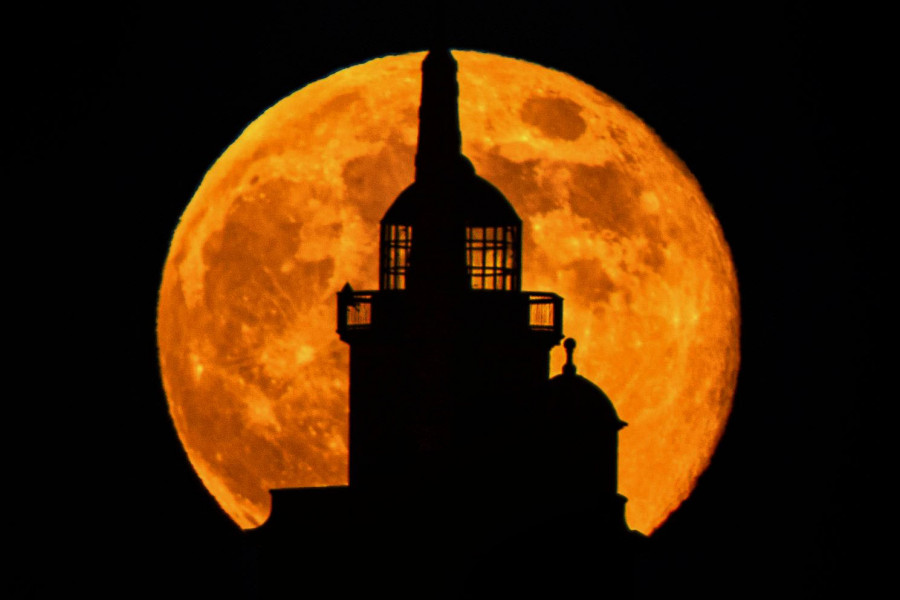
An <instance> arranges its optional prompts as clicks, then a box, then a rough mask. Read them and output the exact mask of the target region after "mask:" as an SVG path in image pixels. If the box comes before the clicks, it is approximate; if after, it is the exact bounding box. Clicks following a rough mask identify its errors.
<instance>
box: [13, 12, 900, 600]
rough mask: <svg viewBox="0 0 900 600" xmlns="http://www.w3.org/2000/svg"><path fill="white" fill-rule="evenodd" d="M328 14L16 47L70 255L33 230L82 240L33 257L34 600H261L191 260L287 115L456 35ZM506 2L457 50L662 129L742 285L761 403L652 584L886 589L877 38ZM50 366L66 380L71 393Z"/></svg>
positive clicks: (808, 590)
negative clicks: (214, 488)
mask: <svg viewBox="0 0 900 600" xmlns="http://www.w3.org/2000/svg"><path fill="white" fill-rule="evenodd" d="M304 4H305V3H302V2H293V3H287V2H260V3H248V4H247V8H245V9H244V10H238V9H234V8H223V6H222V5H221V4H220V3H203V4H197V3H194V4H193V5H192V7H191V8H187V9H186V8H184V7H182V6H178V5H176V4H172V5H171V6H168V7H162V6H161V5H159V4H157V3H154V4H129V5H127V6H125V5H123V6H117V7H116V8H115V9H106V8H103V9H101V8H92V9H88V8H83V7H78V8H67V9H65V10H64V11H63V12H61V13H60V12H54V13H53V14H45V15H29V16H28V17H27V18H23V19H21V20H20V21H19V22H22V23H25V24H26V28H27V30H28V31H29V32H31V33H32V35H31V40H32V42H31V44H30V45H25V46H21V47H19V48H18V49H17V52H16V53H15V54H14V55H10V56H8V58H11V59H12V63H13V66H12V70H13V75H14V76H19V75H22V76H24V77H25V80H26V81H27V85H26V86H24V87H23V88H22V89H25V90H27V93H25V94H23V95H21V96H19V97H18V98H17V100H18V102H19V103H21V108H20V109H19V111H18V112H17V113H16V114H15V118H14V119H13V121H14V122H13V123H12V126H13V130H14V132H15V133H17V134H18V133H19V130H21V135H16V137H15V139H19V140H22V141H21V143H20V144H19V151H20V153H21V155H22V156H24V157H25V159H26V163H30V164H31V165H32V166H35V167H36V169H35V173H36V174H35V175H34V176H31V177H30V183H29V186H30V189H32V190H33V191H37V195H38V196H45V195H46V196H48V197H49V196H50V195H51V194H52V198H51V203H50V204H49V206H48V207H47V208H45V207H44V205H43V203H37V202H31V201H29V203H27V206H26V207H25V210H26V212H29V213H30V212H32V211H33V212H34V213H35V214H29V215H28V219H31V221H30V222H31V223H32V225H30V226H29V227H28V228H27V229H26V231H27V232H29V235H31V236H35V235H50V234H49V233H47V231H46V230H44V229H43V227H41V226H37V225H33V223H41V222H45V221H46V220H47V215H46V214H44V215H41V214H40V213H43V212H44V211H45V210H48V211H54V213H55V216H54V219H53V220H54V222H53V224H52V225H50V231H52V232H53V233H52V237H53V239H55V240H58V241H57V242H56V243H55V244H59V245H58V246H56V245H55V244H54V245H53V248H55V249H54V250H53V256H55V257H56V259H55V263H56V264H57V265H58V267H51V265H50V264H48V263H47V262H46V261H44V255H43V254H40V255H37V256H36V257H35V260H40V261H42V262H44V264H41V265H40V269H41V270H43V271H44V272H45V275H42V276H41V277H40V278H42V279H44V282H43V283H41V284H38V283H36V285H39V286H47V288H46V289H47V291H46V292H45V293H44V294H42V296H43V297H46V298H48V299H49V300H48V302H47V304H46V305H45V304H44V303H43V302H35V304H34V305H32V306H30V307H29V308H30V309H31V310H40V311H41V313H42V314H47V312H46V311H50V310H52V313H51V314H54V315H55V317H54V318H53V319H51V320H50V322H49V323H48V326H47V329H46V331H45V330H44V329H43V328H42V329H41V332H42V333H41V336H39V337H40V339H37V340H36V339H35V335H34V334H33V333H32V334H31V335H29V336H27V337H28V339H29V340H31V342H30V343H29V345H28V348H29V350H28V353H25V354H23V356H24V357H25V362H26V364H32V365H34V364H35V363H42V366H40V367H39V368H37V369H36V371H35V373H34V374H33V375H28V376H29V377H32V378H35V380H36V381H38V382H41V383H40V385H41V389H44V390H46V391H45V392H42V393H41V394H39V397H40V398H47V397H51V398H55V400H53V401H52V403H44V402H39V401H37V400H35V401H34V402H33V403H32V404H31V405H29V406H28V407H26V414H27V415H28V416H27V419H28V420H29V423H33V422H41V421H48V420H49V422H50V425H51V426H52V429H53V430H55V429H56V428H57V427H58V428H59V433H58V434H57V433H56V432H55V431H54V432H53V435H52V438H53V439H54V440H57V441H58V445H57V443H50V444H49V445H46V444H44V443H43V442H41V443H39V444H38V443H35V437H34V436H35V435H38V433H39V428H35V427H32V426H30V425H29V427H28V428H27V435H26V436H25V437H24V439H29V440H31V441H30V442H29V444H30V445H29V446H27V447H28V448H31V449H30V450H28V451H26V452H23V453H21V456H24V457H25V458H24V460H19V461H17V462H18V463H19V465H20V466H19V467H17V469H21V473H18V474H16V475H15V483H13V487H17V488H18V491H17V492H16V495H18V496H19V499H18V501H17V502H21V506H20V507H19V509H18V510H17V513H15V514H14V515H13V517H11V518H13V519H14V521H15V523H14V528H15V529H19V530H20V532H17V536H16V541H15V543H16V547H17V550H18V552H17V556H18V557H19V560H23V562H24V565H23V567H22V568H20V569H15V570H14V571H15V572H16V573H17V574H15V575H13V581H12V583H13V587H14V588H18V589H20V590H21V591H22V592H23V596H24V597H47V596H53V595H55V593H56V592H58V591H59V590H72V589H77V590H85V591H88V592H89V593H90V595H91V596H95V597H129V596H131V595H133V592H134V591H147V592H150V593H158V594H160V595H162V594H165V595H166V596H167V597H180V596H182V595H185V594H187V593H189V592H197V593H198V594H201V593H202V594H203V596H204V597H216V596H218V597H238V598H241V597H246V594H245V591H246V587H245V581H244V579H245V578H244V577H243V576H242V566H243V561H244V557H243V555H242V550H241V546H240V544H239V543H238V530H237V528H236V526H234V525H233V524H232V523H231V521H230V520H229V519H228V518H227V517H226V516H225V515H224V513H222V512H221V511H220V510H219V508H218V505H217V504H216V502H215V501H214V500H213V499H212V497H211V496H210V495H209V494H208V493H207V492H206V491H205V488H204V487H203V486H202V485H201V484H200V482H199V480H198V479H197V478H196V476H195V475H194V473H193V471H192V469H191V467H190V465H189V464H188V463H187V460H186V457H185V455H184V452H183V450H182V448H181V446H180V443H179V442H178V439H177V436H176V434H175V431H174V428H173V426H172V424H171V421H170V419H169V416H168V408H167V405H166V400H165V396H164V393H163V390H162V384H161V380H160V376H159V366H158V361H157V358H156V341H155V309H156V299H157V290H158V286H159V283H160V281H161V274H162V267H163V263H164V260H165V258H166V253H167V250H168V243H169V240H170V238H171V234H172V232H173V230H174V228H175V226H176V224H177V222H178V218H179V216H180V214H181V212H182V211H183V209H184V207H185V206H186V205H187V203H188V201H189V200H190V198H191V196H192V195H193V192H194V190H195V189H196V187H197V185H198V184H199V183H200V180H201V178H202V176H203V174H204V173H205V171H206V169H207V168H208V167H209V165H210V164H211V163H212V162H213V161H214V160H215V159H216V158H217V157H218V155H219V154H220V153H221V152H222V150H223V149H224V148H225V147H226V146H227V145H228V144H229V143H230V142H231V141H232V140H233V139H234V138H235V137H236V136H237V135H238V134H239V133H240V132H241V130H242V129H243V127H244V126H245V125H246V124H247V123H248V122H250V121H252V120H253V119H254V118H255V117H256V116H258V115H259V114H260V113H261V112H262V111H263V110H265V109H266V108H268V107H269V106H271V105H272V104H274V103H275V102H277V101H278V100H280V99H281V98H283V97H284V96H286V95H288V94H289V93H291V92H293V91H294V90H296V89H298V88H300V87H302V86H303V85H305V84H306V83H309V82H311V81H314V80H316V79H320V78H322V77H324V76H326V75H328V74H330V73H332V72H334V71H336V70H339V69H341V68H343V67H346V66H349V65H352V64H357V63H360V62H363V61H365V60H367V59H370V58H374V57H377V56H382V55H385V54H390V53H402V52H407V51H414V50H421V49H425V48H426V47H427V44H428V40H429V28H430V18H429V15H428V11H427V10H426V9H424V8H423V7H422V5H421V3H416V2H390V3H360V4H359V5H357V4H355V3H327V4H326V3H321V5H320V6H315V7H310V6H304ZM479 4H480V3H477V2H469V1H467V0H466V1H461V2H456V3H453V5H454V8H452V9H448V10H447V30H448V35H449V39H450V42H451V46H453V47H456V48H464V49H475V50H481V51H488V52H495V53H499V54H504V55H509V56H514V57H517V58H522V59H526V60H529V61H532V62H536V63H539V64H542V65H546V66H549V67H553V68H555V69H558V70H561V71H565V72H568V73H571V74H572V75H574V76H576V77H578V78H579V79H581V80H583V81H586V82H588V83H590V84H592V85H594V86H595V87H597V88H599V89H601V90H603V91H605V92H606V93H608V94H610V95H611V96H613V97H614V98H616V99H617V100H619V101H620V102H622V103H623V104H624V105H625V106H626V107H628V108H629V109H630V110H632V111H633V112H634V113H636V114H637V115H639V116H640V117H641V118H643V119H644V120H645V122H647V123H648V124H649V125H650V126H651V127H653V128H654V129H655V130H656V131H657V133H658V134H659V135H660V136H661V137H662V139H663V140H664V141H665V142H666V143H667V145H668V146H669V147H670V148H672V149H673V150H675V152H676V153H677V154H678V155H679V156H680V157H681V158H682V159H683V160H684V162H685V163H686V164H687V165H688V166H689V168H690V169H691V170H692V171H693V173H694V174H695V175H696V177H697V179H698V180H699V181H700V183H701V185H702V186H703V189H704V191H705V193H706V196H707V198H708V199H709V201H710V202H711V204H712V205H713V208H714V210H715V212H716V214H717V215H718V217H719V220H720V222H721V224H722V227H723V229H724V232H725V236H726V239H727V241H728V243H729V244H730V246H731V249H732V252H733V255H734V260H735V263H736V265H737V271H738V277H739V282H740V288H741V302H742V312H743V327H742V329H743V332H742V355H743V360H742V368H741V373H740V377H739V384H738V391H737V396H736V399H735V408H734V412H733V414H732V418H731V421H730V422H729V425H728V428H727V430H726V433H725V436H724V438H723V440H722V442H721V445H720V447H719V450H718V452H717V454H716V455H715V457H714V460H713V463H712V466H711V467H710V469H709V470H708V471H707V473H705V474H704V475H703V477H702V478H701V480H700V482H699V485H698V486H697V489H696V491H695V493H694V495H693V496H692V497H691V498H690V499H689V500H688V501H687V502H686V503H685V504H684V505H683V506H682V507H681V509H679V510H678V511H677V512H676V513H675V514H674V515H673V516H672V517H671V518H670V519H669V521H668V523H667V524H666V525H665V526H664V527H663V528H662V529H661V530H659V531H658V533H657V534H656V535H654V540H653V541H654V544H656V545H657V547H658V549H659V552H658V556H659V558H658V560H657V561H656V562H655V563H654V564H653V566H652V568H651V569H650V571H649V572H648V573H647V574H646V576H647V581H648V583H647V589H648V590H650V592H652V593H653V594H654V595H655V594H660V593H666V594H668V593H671V592H674V593H676V594H677V595H679V596H681V595H684V596H687V597H700V598H708V597H710V598H711V597H735V596H737V597H742V596H744V595H748V596H749V595H757V594H764V595H765V596H767V597H823V596H830V595H832V594H838V593H841V592H845V593H852V594H853V595H854V596H858V597H867V596H869V595H870V594H868V593H866V592H865V591H864V590H865V589H866V588H868V587H869V586H871V585H873V579H874V577H875V575H876V573H877V571H878V570H879V568H880V567H879V562H878V561H877V560H875V559H870V558H869V553H870V548H871V546H870V544H871V543H872V538H874V535H873V532H876V531H878V530H879V529H880V528H881V527H882V517H881V516H880V514H881V513H880V512H879V511H877V510H876V504H875V503H874V501H873V500H872V496H874V495H875V489H876V487H877V486H876V485H875V483H874V480H873V479H871V478H869V475H868V474H867V473H866V472H865V471H864V469H863V467H864V466H866V465H867V464H868V463H870V462H871V460H870V459H869V458H868V456H869V455H870V453H872V452H874V448H872V447H871V445H870V444H869V442H867V441H866V440H867V439H869V435H868V433H867V431H868V429H869V421H871V420H873V419H875V418H876V417H875V415H874V413H873V412H872V410H871V409H872V408H873V405H874V406H877V404H878V403H879V402H883V400H884V396H883V394H882V393H881V392H880V389H879V385H878V384H877V383H876V376H877V375H878V373H880V372H882V371H881V366H882V364H883V362H884V357H883V356H881V355H880V354H879V353H878V349H877V346H876V335H875V333H874V331H873V330H874V328H875V327H876V326H878V324H879V323H880V315H879V311H880V310H882V309H883V303H884V293H883V291H882V290H881V289H880V287H877V286H876V284H875V283H874V275H875V274H876V273H879V272H882V273H883V272H884V271H882V270H881V269H882V266H881V265H882V261H883V257H884V255H885V251H886V242H885V241H884V239H885V236H884V231H885V230H884V228H885V225H884V222H883V221H884V219H883V218H881V217H879V216H878V215H879V214H880V203H882V202H884V197H882V196H880V195H879V194H876V193H874V190H873V189H872V186H870V185H869V184H868V182H869V181H870V180H871V170H872V169H873V168H874V162H875V161H874V159H873V158H872V157H871V156H870V155H872V154H874V153H875V152H876V150H874V149H873V148H872V146H870V143H871V139H874V136H875V135H876V134H875V133H873V132H877V131H878V130H879V126H878V123H879V122H881V121H883V120H885V118H884V117H882V116H881V114H882V113H881V112H880V108H879V107H878V106H877V105H876V103H875V102H874V98H875V96H876V95H875V92H874V86H873V85H872V84H871V81H872V80H873V79H874V77H875V75H876V72H877V71H878V67H877V60H876V58H877V56H879V52H878V51H877V49H876V47H875V46H876V45H877V41H876V40H877V37H876V35H875V33H874V31H871V29H872V25H873V24H875V23H877V22H878V20H879V17H878V16H877V15H873V14H863V15H859V14H851V13H850V12H843V13H838V12H825V13H823V12H820V11H819V4H818V3H815V4H813V3H803V4H801V5H792V6H788V7H785V6H780V5H774V4H773V5H772V6H768V7H764V6H760V5H758V4H742V5H740V6H737V5H734V4H733V3H718V4H717V8H711V7H706V6H703V7H701V6H695V5H694V3H687V4H688V5H687V6H685V4H686V3H670V4H668V5H667V6H666V7H658V6H653V5H648V4H646V3H642V2H607V3H599V2H598V3H593V4H592V5H591V8H582V7H581V6H580V5H579V4H576V3H573V2H568V1H565V0H563V1H559V2H552V3H539V2H532V1H526V2H518V3H511V6H513V7H514V8H503V9H501V8H499V7H490V8H484V7H480V6H479ZM791 4H796V3H791ZM38 173H40V175H38ZM14 176H15V175H14ZM51 190H52V191H51ZM57 228H58V231H57ZM32 241H33V238H32ZM47 256H49V254H48V255H47ZM48 268H59V269H61V271H60V274H59V277H49V278H48V276H47V275H46V269H48ZM526 268H527V265H526ZM28 273H31V274H28ZM33 273H34V269H28V271H27V272H26V274H25V275H26V278H27V279H28V281H31V280H32V279H34V278H36V276H35V275H34V274H33ZM882 277H883V275H882ZM61 299H62V301H60V300H61ZM25 303H26V305H31V304H32V302H31V300H26V301H25ZM56 317H58V319H59V325H58V326H57V324H56V323H57V320H56ZM48 344H49V345H50V346H56V347H57V348H56V350H54V351H53V352H52V354H53V356H51V357H47V356H46V354H47V352H48V350H47V345H48ZM38 356H44V358H42V359H40V360H38V359H37V357H38ZM59 357H62V358H61V359H59ZM47 360H53V361H56V360H60V362H61V363H63V364H62V365H61V370H60V371H59V373H58V374H54V373H53V372H49V371H47V370H46V369H47V363H46V361H47ZM51 364H52V363H51ZM29 368H33V367H29ZM34 389H37V388H34ZM45 394H46V395H45ZM10 425H11V424H9V425H8V427H9V428H11V429H14V430H16V429H19V428H18V427H16V426H12V427H10ZM21 433H22V431H14V436H18V435H20V434H21ZM40 435H44V434H43V433H41V434H40ZM14 439H17V438H16V437H14ZM20 446H21V443H20ZM298 543H304V541H303V540H298ZM335 560H336V561H339V560H340V557H335ZM310 576H311V577H315V574H311V575H310ZM299 585H300V586H301V587H302V583H301V584H299ZM335 585H336V586H338V587H342V588H343V589H345V590H346V589H347V587H346V586H348V585H350V586H352V583H348V582H335ZM858 587H862V588H863V589H862V590H860V589H857V588H858ZM213 594H215V596H214V595H213Z"/></svg>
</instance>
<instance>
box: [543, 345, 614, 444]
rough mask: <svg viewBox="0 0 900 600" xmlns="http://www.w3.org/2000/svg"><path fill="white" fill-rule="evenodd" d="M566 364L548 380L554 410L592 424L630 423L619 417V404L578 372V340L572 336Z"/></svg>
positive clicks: (567, 348)
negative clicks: (614, 404) (574, 360)
mask: <svg viewBox="0 0 900 600" xmlns="http://www.w3.org/2000/svg"><path fill="white" fill-rule="evenodd" d="M563 346H564V347H565V349H566V355H567V359H566V364H565V365H564V366H563V372H562V374H561V375H557V376H556V377H553V378H552V379H550V381H549V382H547V402H548V407H549V409H550V412H551V413H552V414H555V415H557V416H564V417H566V418H569V419H573V420H575V422H576V423H581V424H582V425H585V426H588V427H609V428H611V429H616V430H619V429H621V428H622V427H625V425H627V424H628V423H626V422H625V421H622V420H621V419H619V414H618V413H617V412H616V407H615V406H613V403H612V402H611V401H610V399H609V397H608V396H607V395H606V394H605V393H604V392H603V390H601V389H600V388H599V387H597V385H595V384H594V383H593V382H591V381H590V380H588V379H585V378H584V377H582V376H581V375H576V374H575V370H576V369H575V363H574V362H573V360H572V355H573V353H574V351H575V340H573V339H572V338H568V339H567V340H566V341H565V342H564V343H563Z"/></svg>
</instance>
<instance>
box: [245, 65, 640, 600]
mask: <svg viewBox="0 0 900 600" xmlns="http://www.w3.org/2000/svg"><path fill="white" fill-rule="evenodd" d="M456 73H457V64H456V61H455V60H454V58H453V56H452V54H451V53H450V50H449V49H448V48H446V47H438V48H434V49H432V50H431V51H430V52H429V53H428V54H427V56H426V58H425V60H424V62H423V63H422V96H421V104H420V108H419V137H418V148H417V153H416V159H415V166H416V174H415V181H413V182H412V184H410V185H409V187H407V188H406V189H405V190H404V191H403V192H402V193H401V194H400V195H399V196H398V197H397V198H396V200H395V201H394V202H393V204H392V205H391V207H390V208H389V209H388V210H387V212H386V213H385V215H384V218H383V219H382V220H381V232H380V251H379V289H378V290H355V289H353V287H352V286H351V284H350V283H347V285H345V286H344V288H343V289H342V290H340V291H339V292H338V294H337V333H338V335H340V338H341V340H343V341H344V342H346V343H347V344H349V346H350V463H349V485H347V486H340V487H328V488H297V489H281V490H272V492H271V493H272V512H271V515H270V517H269V519H268V521H267V522H266V523H264V524H263V525H262V526H261V527H259V528H257V529H256V530H252V531H250V532H248V537H249V539H250V541H251V547H252V548H253V552H254V561H253V562H254V564H255V565H256V567H255V568H256V569H257V571H258V582H259V584H258V592H259V595H260V596H262V597H283V596H285V595H289V594H293V593H303V592H305V593H309V592H311V591H314V592H316V593H327V592H329V591H333V592H336V593H340V592H342V591H343V592H348V591H353V592H356V591H358V590H365V591H366V592H367V593H375V592H378V593H391V594H394V595H402V596H406V595H414V596H416V597H422V598H438V597H460V596H462V597H471V596H479V595H481V594H489V593H490V594H494V593H516V592H524V591H527V592H529V593H533V592H536V591H537V592H542V593H546V594H553V595H559V594H560V593H563V594H565V593H579V594H581V593H584V592H588V593H591V592H603V593H605V594H607V595H609V596H610V597H630V595H631V592H632V585H631V584H632V582H631V575H630V572H631V568H632V565H633V555H634V549H635V546H636V544H639V543H640V541H639V540H640V539H641V536H640V534H637V533H636V532H633V531H631V530H630V529H629V528H628V526H627V524H626V521H625V511H624V509H625V498H624V497H622V496H621V495H619V494H618V493H617V463H618V431H619V430H620V429H621V428H622V427H623V426H624V425H625V423H624V422H622V421H621V420H620V419H619V418H618V415H617V414H616V410H615V408H614V407H613V405H612V403H611V402H610V400H609V398H607V396H606V395H605V394H604V393H603V392H602V390H600V388H599V387H597V386H596V385H594V384H593V383H591V382H590V381H588V380H587V379H585V378H583V377H581V376H579V375H578V374H577V368H576V366H575V361H574V350H575V347H576V343H575V340H573V339H571V338H570V339H567V340H565V344H564V346H565V348H566V351H567V362H566V364H565V365H564V367H563V369H562V373H561V374H558V375H556V376H554V377H552V378H551V376H550V350H551V349H552V348H553V347H554V346H556V345H558V344H559V343H560V342H561V340H562V338H563V334H562V323H563V299H562V298H560V297H559V296H558V295H556V294H554V293H552V292H544V291H523V290H522V289H521V282H522V266H523V265H522V235H523V227H522V220H521V219H520V218H519V216H518V215H517V214H516V211H515V209H514V208H513V206H512V205H511V204H510V202H509V201H508V200H507V199H506V197H504V195H503V194H502V193H501V192H500V191H499V190H498V189H497V188H496V187H494V186H493V185H491V184H490V183H489V182H488V181H486V180H484V179H482V178H481V177H479V176H478V175H477V174H476V173H475V169H474V168H473V166H472V163H471V162H470V161H469V160H468V159H467V158H466V157H465V156H464V155H463V154H462V138H461V132H460V126H459V110H458V102H457V101H458V95H459V89H458V84H457V79H456Z"/></svg>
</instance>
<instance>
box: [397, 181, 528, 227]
mask: <svg viewBox="0 0 900 600" xmlns="http://www.w3.org/2000/svg"><path fill="white" fill-rule="evenodd" d="M453 184H454V185H455V186H456V189H455V190H453V191H454V193H453V196H452V202H453V203H454V206H453V208H454V209H456V210H458V211H459V213H458V214H460V215H461V216H462V217H463V220H464V221H465V224H466V226H467V227H491V226H501V225H521V223H522V220H521V219H520V218H519V215H518V214H516V210H515V209H514V208H513V207H512V204H510V203H509V200H507V199H506V196H504V195H503V193H502V192H501V191H500V190H498V189H497V188H496V187H494V186H493V185H492V184H491V183H490V182H488V181H487V180H485V179H482V178H481V177H479V176H477V175H475V174H474V173H473V174H472V175H470V176H468V177H459V178H455V179H454V181H453ZM429 196H431V194H430V193H429V191H428V189H427V187H426V186H425V185H423V184H422V183H420V182H413V183H412V184H411V185H410V186H409V187H407V188H406V189H405V190H403V191H402V192H400V195H399V196H397V199H396V200H394V203H393V204H392V205H391V207H390V208H389V209H388V210H387V212H386V213H385V214H384V218H383V219H382V220H381V222H382V223H392V224H402V225H412V224H415V223H416V222H417V221H418V217H419V213H420V211H423V210H424V209H426V208H428V207H427V205H428V203H429V202H432V201H433V198H430V197H429Z"/></svg>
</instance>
